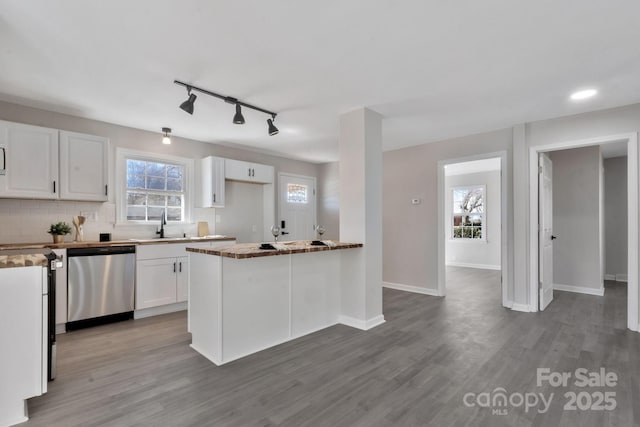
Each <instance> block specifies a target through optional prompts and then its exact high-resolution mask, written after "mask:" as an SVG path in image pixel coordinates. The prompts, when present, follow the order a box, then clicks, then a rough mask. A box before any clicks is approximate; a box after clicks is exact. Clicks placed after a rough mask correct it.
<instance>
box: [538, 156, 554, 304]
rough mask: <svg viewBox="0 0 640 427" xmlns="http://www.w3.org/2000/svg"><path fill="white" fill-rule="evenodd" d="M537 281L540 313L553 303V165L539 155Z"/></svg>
mask: <svg viewBox="0 0 640 427" xmlns="http://www.w3.org/2000/svg"><path fill="white" fill-rule="evenodd" d="M538 164H539V166H540V167H539V184H538V185H539V186H538V188H539V191H538V197H539V203H538V218H539V222H540V227H539V232H538V236H539V239H540V240H539V245H538V253H539V260H538V265H539V281H540V288H539V289H540V296H539V298H538V301H539V308H540V311H542V310H544V309H545V308H547V306H548V305H549V304H550V303H551V301H553V239H555V237H554V236H553V234H552V233H553V164H552V162H551V159H550V158H549V156H548V155H547V154H545V153H541V154H540V157H539V163H538Z"/></svg>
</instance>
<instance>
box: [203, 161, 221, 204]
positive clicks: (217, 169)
mask: <svg viewBox="0 0 640 427" xmlns="http://www.w3.org/2000/svg"><path fill="white" fill-rule="evenodd" d="M200 170H201V178H202V182H201V185H202V195H201V201H202V203H201V206H202V207H203V208H222V207H224V179H225V159H223V158H221V157H213V156H209V157H205V158H204V159H202V162H201V169H200Z"/></svg>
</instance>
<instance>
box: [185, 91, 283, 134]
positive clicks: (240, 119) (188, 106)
mask: <svg viewBox="0 0 640 427" xmlns="http://www.w3.org/2000/svg"><path fill="white" fill-rule="evenodd" d="M173 82H174V83H175V84H177V85H180V86H184V87H186V88H187V93H188V94H189V99H187V100H186V101H184V102H183V103H182V104H180V108H181V109H183V110H184V111H186V112H187V113H189V114H193V103H194V102H195V100H196V95H194V94H192V93H191V91H192V90H196V91H198V92H200V93H204V94H205V95H209V96H212V97H214V98H218V99H221V100H223V101H224V102H226V103H227V104H234V105H235V106H236V114H235V115H234V116H233V123H235V124H237V125H243V124H244V116H243V115H242V107H246V108H251V109H252V110H256V111H260V112H261V113H265V114H269V115H270V116H271V118H270V119H268V120H267V124H268V126H269V135H270V136H273V135H277V134H278V132H279V131H278V128H277V127H276V126H275V125H274V124H273V121H274V120H275V119H276V116H277V115H278V114H277V113H274V112H273V111H269V110H265V109H264V108H260V107H256V106H255V105H251V104H247V103H246V102H242V101H239V100H237V99H236V98H234V97H232V96H223V95H220V94H217V93H215V92H211V91H209V90H206V89H202V88H199V87H196V86H192V85H190V84H187V83H184V82H181V81H179V80H174V81H173Z"/></svg>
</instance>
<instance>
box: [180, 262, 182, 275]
mask: <svg viewBox="0 0 640 427" xmlns="http://www.w3.org/2000/svg"><path fill="white" fill-rule="evenodd" d="M180 273H182V261H181V262H180Z"/></svg>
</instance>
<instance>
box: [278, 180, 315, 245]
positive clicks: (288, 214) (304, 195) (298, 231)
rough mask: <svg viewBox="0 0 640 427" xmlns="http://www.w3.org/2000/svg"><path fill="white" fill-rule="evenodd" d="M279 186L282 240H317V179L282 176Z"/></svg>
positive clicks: (279, 224)
mask: <svg viewBox="0 0 640 427" xmlns="http://www.w3.org/2000/svg"><path fill="white" fill-rule="evenodd" d="M279 186H280V191H279V197H278V199H279V203H278V205H279V208H278V212H279V214H280V221H279V222H278V224H277V225H278V226H280V228H281V230H282V237H281V240H312V239H315V225H316V179H315V178H313V177H306V176H298V175H287V174H280V176H279ZM285 233H286V234H285Z"/></svg>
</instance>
